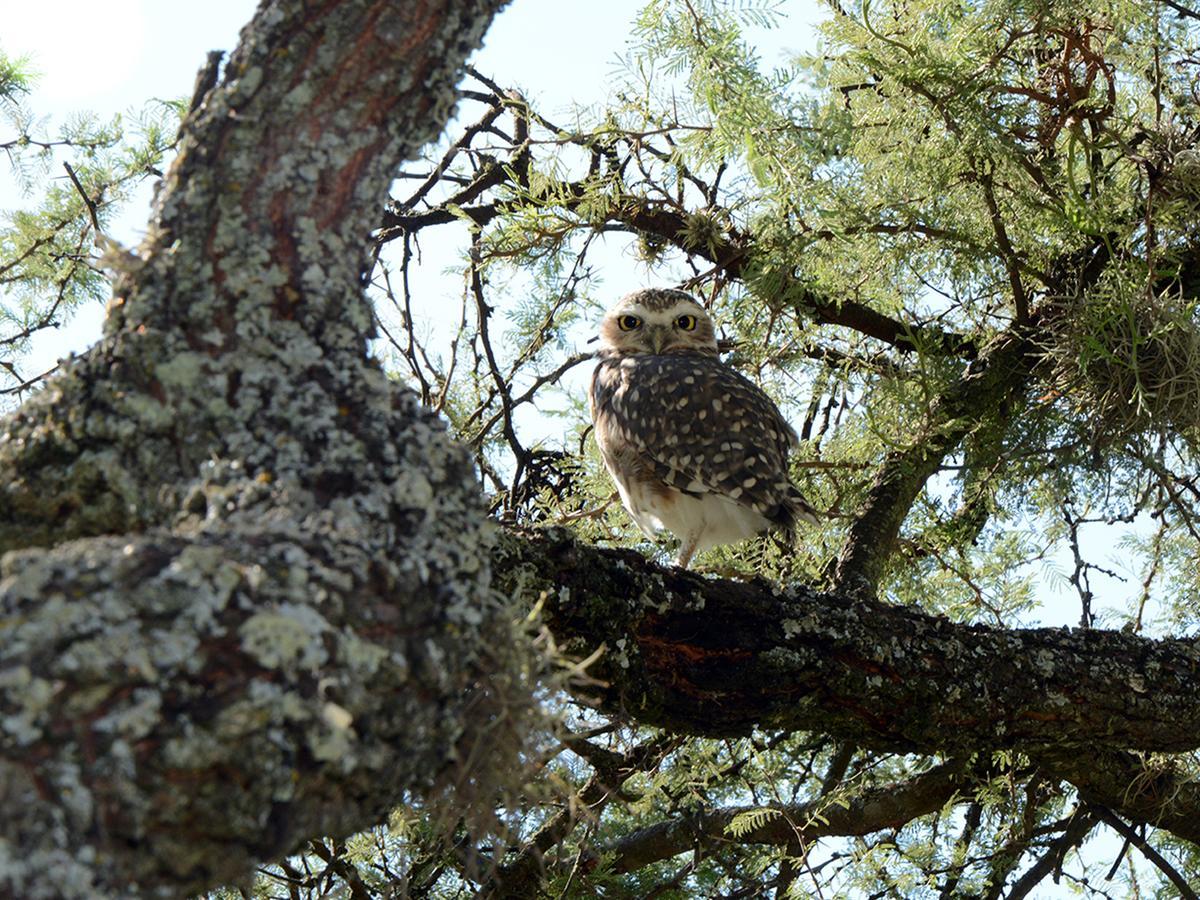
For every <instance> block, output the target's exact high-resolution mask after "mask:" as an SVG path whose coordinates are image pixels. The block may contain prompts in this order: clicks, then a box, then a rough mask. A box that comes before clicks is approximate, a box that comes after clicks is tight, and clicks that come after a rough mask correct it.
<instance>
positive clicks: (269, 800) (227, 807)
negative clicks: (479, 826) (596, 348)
mask: <svg viewBox="0 0 1200 900" xmlns="http://www.w3.org/2000/svg"><path fill="white" fill-rule="evenodd" d="M500 5H501V0H426V2H416V3H396V2H387V0H328V2H325V3H321V4H309V3H303V2H300V0H277V2H268V3H264V4H263V5H262V6H261V7H260V9H259V11H258V13H257V15H256V17H255V19H254V21H253V22H252V23H251V24H250V25H249V26H248V27H247V29H246V30H245V31H244V32H243V35H242V42H241V45H240V47H239V49H238V50H237V51H236V53H235V54H234V55H233V57H232V58H231V59H230V61H229V63H228V64H227V66H226V67H225V69H224V73H223V78H222V80H221V81H220V83H219V84H217V85H216V86H215V87H214V88H213V89H212V90H211V91H210V92H209V93H208V94H207V95H206V96H205V98H204V100H203V102H202V103H201V104H200V105H199V106H198V108H197V109H196V110H194V111H193V113H192V114H191V116H190V117H189V119H188V120H187V122H186V123H185V126H184V129H183V132H182V137H181V141H180V145H179V155H178V158H177V159H176V161H175V163H174V165H173V167H172V169H171V171H170V172H169V174H168V175H167V177H166V178H165V179H164V183H163V185H162V187H161V189H160V192H159V194H158V198H157V203H156V209H155V214H154V217H153V219H152V221H151V223H150V227H149V232H148V235H147V238H146V240H145V242H144V243H143V245H142V246H141V247H140V248H139V250H138V253H137V255H136V256H128V257H124V258H117V257H116V256H114V257H113V264H114V266H115V267H117V268H118V269H119V276H118V278H117V280H116V289H115V292H114V299H113V301H112V305H111V311H110V316H109V318H108V321H107V323H106V326H105V333H104V338H103V340H102V341H101V342H100V343H99V344H98V345H97V346H96V347H94V348H93V349H92V350H91V351H89V352H88V353H87V354H85V355H84V356H82V357H81V358H79V359H77V360H75V361H73V362H72V363H70V364H69V365H67V366H65V367H64V370H63V371H62V373H61V374H60V375H58V376H56V377H55V378H54V379H53V380H52V381H51V382H50V383H49V384H48V385H47V387H46V388H45V390H44V391H42V392H41V393H40V394H39V395H37V396H36V397H35V398H34V399H33V400H31V401H30V402H29V403H27V404H26V405H25V406H24V407H23V408H22V409H21V410H19V411H18V412H17V413H15V414H14V415H13V416H11V417H10V418H9V419H8V420H7V421H5V422H4V423H3V428H2V435H3V438H2V441H0V476H2V477H0V485H3V488H2V489H0V547H3V548H4V549H7V550H10V551H12V552H10V553H9V554H8V555H7V556H5V557H4V561H3V581H2V583H0V595H2V602H3V616H4V619H3V627H2V628H0V806H3V808H4V809H6V810H8V811H9V814H7V815H5V816H4V817H3V824H0V885H3V887H0V893H4V894H11V895H17V896H23V897H63V896H65V897H97V896H104V895H112V896H122V897H126V896H133V895H154V896H179V895H181V894H183V893H185V892H189V891H196V890H198V889H200V888H203V887H205V886H209V885H213V884H216V883H219V882H222V881H227V880H230V879H235V878H239V877H242V876H244V875H245V874H246V873H248V872H250V871H251V870H252V866H253V864H254V862H255V861H257V860H262V859H268V858H271V857H273V856H278V855H279V854H282V853H284V852H286V851H287V850H289V849H290V848H292V847H294V846H295V845H296V844H297V842H298V841H300V840H302V839H303V838H305V837H310V836H313V835H315V834H320V833H346V832H348V831H351V830H354V829H357V828H361V827H364V826H366V825H368V824H370V823H372V822H374V821H378V819H379V818H380V817H381V816H382V815H383V814H384V813H385V811H386V810H387V809H388V807H389V806H390V805H393V804H394V803H395V802H396V801H397V799H398V798H399V797H400V796H402V795H403V792H404V791H407V790H425V789H428V788H429V787H430V785H431V784H432V783H433V782H435V781H437V780H438V778H439V776H441V777H443V778H449V777H451V776H450V774H448V771H447V770H448V769H453V768H454V763H453V760H454V759H455V757H456V752H457V751H458V750H459V749H461V748H462V746H463V745H464V744H469V742H470V741H471V740H472V737H473V734H472V728H473V726H478V727H484V726H485V725H486V726H492V725H494V724H495V723H494V722H490V721H488V718H489V716H490V715H491V714H492V713H495V712H496V710H497V709H499V707H500V705H501V703H502V701H501V700H497V701H496V703H495V704H493V705H489V703H488V702H487V696H488V693H487V692H486V691H481V690H478V689H474V690H472V689H470V686H471V685H472V684H473V683H475V681H476V680H477V679H478V677H479V676H480V674H482V673H484V672H489V673H497V674H498V675H499V676H500V677H499V678H498V679H496V680H495V681H494V682H493V683H494V684H496V685H502V684H504V682H505V679H504V673H505V669H504V665H503V663H498V662H497V660H495V659H494V658H491V656H490V655H489V654H490V652H491V651H490V650H489V649H488V648H489V647H492V646H497V645H499V646H505V645H507V644H508V642H507V641H504V640H503V639H501V638H498V634H500V633H502V631H503V628H504V625H503V616H502V615H501V609H500V604H499V602H498V600H497V599H496V596H495V595H494V594H493V593H492V592H491V590H490V589H489V573H488V565H487V558H486V553H487V550H486V548H487V547H488V545H489V526H488V525H487V523H486V522H485V520H484V516H483V509H482V506H481V502H480V499H479V495H478V488H477V485H476V483H475V480H474V477H473V474H472V470H471V466H470V464H469V461H468V458H467V456H466V455H465V454H464V453H463V452H462V451H460V450H459V449H457V448H456V447H454V446H453V445H452V443H451V442H450V441H449V439H448V438H447V436H446V435H445V433H444V431H443V428H442V426H441V425H440V424H439V422H438V421H437V420H436V419H435V418H434V417H433V416H432V415H430V414H428V413H427V412H425V411H422V410H421V409H419V407H418V405H417V404H416V403H415V402H414V400H413V399H412V397H411V396H410V395H409V394H407V393H406V392H404V391H402V390H399V389H397V388H396V387H395V386H394V385H392V384H390V383H389V382H388V380H387V379H386V378H385V376H384V375H383V373H382V372H381V371H380V369H379V368H378V365H377V364H376V363H375V362H373V361H371V360H370V359H369V358H368V356H367V353H366V342H367V340H368V338H369V336H370V333H371V327H372V325H371V323H372V319H371V310H370V307H369V304H368V302H367V300H366V299H365V297H364V296H363V294H362V289H361V287H362V273H363V272H364V271H365V266H366V257H365V252H366V251H365V249H364V244H365V242H364V241H363V237H364V231H365V228H366V226H365V225H364V223H369V222H371V221H372V220H373V219H374V218H375V215H376V209H377V204H378V202H379V200H380V198H381V197H383V196H385V192H386V188H387V184H388V182H389V179H390V176H391V173H392V172H393V170H394V167H395V165H396V164H397V163H398V162H399V161H400V160H402V159H403V158H405V157H406V156H408V155H411V154H412V152H413V151H414V150H415V148H417V147H418V146H419V145H420V144H422V143H423V142H425V141H426V140H428V139H429V138H431V137H433V136H434V135H435V134H436V133H437V131H438V130H439V129H440V128H441V126H442V125H443V124H444V122H445V120H446V118H447V117H448V115H449V113H450V111H451V108H452V106H453V103H454V99H455V93H454V83H455V81H456V80H457V77H458V72H459V67H460V65H461V63H462V61H463V59H464V57H465V56H466V54H467V53H468V52H469V51H470V50H471V49H472V48H473V47H474V46H476V45H477V44H478V42H479V40H480V37H481V35H482V33H483V30H484V28H485V27H486V26H487V24H488V22H489V21H490V18H491V16H492V14H493V13H494V12H495V10H496V8H497V7H498V6H500ZM70 538H74V539H75V540H67V539H70ZM43 548H45V549H43ZM485 657H486V658H485ZM493 693H494V689H493ZM506 699H511V698H506ZM468 710H469V711H468ZM472 717H474V718H472ZM499 733H500V732H498V731H496V730H494V729H493V730H490V731H489V741H492V742H495V741H496V738H497V735H498V734H499ZM495 748H496V750H497V751H498V752H497V753H496V754H495V755H493V756H491V757H487V756H485V757H483V758H484V759H488V760H489V761H491V762H495V763H496V764H497V765H500V766H503V765H506V764H507V758H506V757H505V755H504V743H503V741H501V742H500V743H498V744H495ZM457 774H463V773H457ZM475 780H476V781H479V780H482V781H486V773H476V775H475ZM463 802H466V801H465V800H464V801H463ZM14 810H20V811H21V815H13V814H12V811H14Z"/></svg>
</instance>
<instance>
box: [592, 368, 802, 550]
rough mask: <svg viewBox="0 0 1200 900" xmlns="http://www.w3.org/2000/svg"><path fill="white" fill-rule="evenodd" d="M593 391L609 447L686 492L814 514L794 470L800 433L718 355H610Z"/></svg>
mask: <svg viewBox="0 0 1200 900" xmlns="http://www.w3.org/2000/svg"><path fill="white" fill-rule="evenodd" d="M591 400H592V407H593V416H594V418H595V420H596V428H597V438H598V440H600V442H601V447H602V448H604V449H605V452H606V454H609V455H614V454H618V455H621V456H625V457H627V458H636V459H638V460H639V461H640V462H641V463H642V464H643V465H647V466H648V467H649V468H650V469H651V470H652V471H653V472H654V474H655V475H656V476H657V478H659V479H660V480H661V481H662V482H663V483H665V484H667V485H670V486H671V487H674V488H676V489H678V490H680V491H684V492H685V493H689V494H696V495H699V494H704V493H716V494H722V495H724V496H728V497H731V498H733V499H734V500H736V501H737V502H738V503H740V504H742V505H744V506H747V507H750V508H751V509H754V510H755V511H756V512H759V513H760V514H762V515H763V516H765V517H766V518H767V519H769V520H771V521H772V522H775V523H776V524H777V525H779V526H781V527H784V528H790V527H791V526H792V525H794V524H795V521H796V520H797V519H806V520H808V521H816V517H815V516H814V514H813V510H812V507H811V506H809V504H808V503H807V502H806V501H805V500H804V498H803V496H801V494H800V492H799V491H798V490H797V489H796V487H795V485H793V484H792V483H791V481H790V479H789V478H788V470H787V456H788V451H789V450H790V449H791V447H792V445H793V443H794V441H795V439H796V437H795V432H794V431H793V430H792V428H791V426H789V425H788V423H787V422H786V421H785V420H784V418H783V416H782V415H781V414H780V412H779V409H778V408H777V407H776V406H775V404H774V403H773V402H772V401H771V398H770V397H768V396H767V395H766V394H764V393H763V392H762V390H760V389H759V388H758V387H757V386H756V385H755V384H754V383H753V382H751V381H749V380H747V379H746V378H744V377H743V376H742V375H740V374H739V373H738V372H736V371H734V370H733V369H731V368H729V367H728V366H725V365H722V364H721V362H720V361H719V360H717V359H716V358H714V357H709V356H703V355H699V354H667V355H661V356H655V355H635V356H625V357H614V358H609V359H604V360H602V361H601V362H600V364H599V365H598V366H597V367H596V372H595V375H594V376H593V378H592V397H591ZM606 444H607V446H606Z"/></svg>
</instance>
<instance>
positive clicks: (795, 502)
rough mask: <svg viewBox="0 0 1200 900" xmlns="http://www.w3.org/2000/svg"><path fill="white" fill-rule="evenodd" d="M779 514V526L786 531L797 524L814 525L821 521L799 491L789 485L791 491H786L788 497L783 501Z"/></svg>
mask: <svg viewBox="0 0 1200 900" xmlns="http://www.w3.org/2000/svg"><path fill="white" fill-rule="evenodd" d="M781 512H782V513H783V515H782V516H781V517H780V519H781V521H780V523H779V524H780V525H781V526H782V527H783V528H784V529H786V530H787V531H791V530H792V529H793V528H795V527H796V523H798V522H808V523H810V524H812V525H816V524H818V523H820V521H821V517H820V516H819V515H818V514H817V511H816V509H814V508H813V505H812V504H811V503H809V502H808V501H807V500H805V499H804V495H803V494H801V493H800V489H799V488H798V487H796V486H795V485H791V490H790V491H788V496H787V499H786V500H784V503H783V508H782V510H781Z"/></svg>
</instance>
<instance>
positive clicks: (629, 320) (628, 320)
mask: <svg viewBox="0 0 1200 900" xmlns="http://www.w3.org/2000/svg"><path fill="white" fill-rule="evenodd" d="M641 324H642V320H641V319H639V318H638V317H637V316H617V325H618V326H619V327H620V329H621V330H622V331H633V329H635V328H637V327H638V326H639V325H641Z"/></svg>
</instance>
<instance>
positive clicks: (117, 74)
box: [0, 0, 146, 105]
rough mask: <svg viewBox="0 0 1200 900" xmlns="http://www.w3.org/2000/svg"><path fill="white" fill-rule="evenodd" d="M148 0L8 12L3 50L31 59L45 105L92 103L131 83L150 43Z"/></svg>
mask: <svg viewBox="0 0 1200 900" xmlns="http://www.w3.org/2000/svg"><path fill="white" fill-rule="evenodd" d="M144 7H145V0H104V2H103V4H97V3H95V2H87V0H52V2H50V3H28V4H25V3H12V4H11V5H9V7H8V8H7V9H5V10H4V32H3V38H0V42H2V43H0V46H3V48H4V50H5V51H6V52H8V53H10V54H12V55H14V56H26V55H27V56H28V57H29V59H30V63H31V66H32V68H33V69H35V70H36V71H37V72H38V73H39V77H38V81H37V85H36V88H35V90H36V91H37V96H38V98H39V99H40V100H41V102H43V103H52V104H56V105H57V104H59V103H73V104H86V103H89V102H91V101H93V100H97V99H100V98H101V97H103V96H104V95H105V94H107V93H110V92H112V91H113V90H114V89H116V88H117V87H118V86H120V85H121V84H123V83H124V82H127V81H128V80H130V79H131V78H132V77H133V75H134V73H135V71H136V69H137V63H138V58H139V56H141V54H142V49H143V47H144V45H145V41H146V18H145V13H144Z"/></svg>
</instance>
